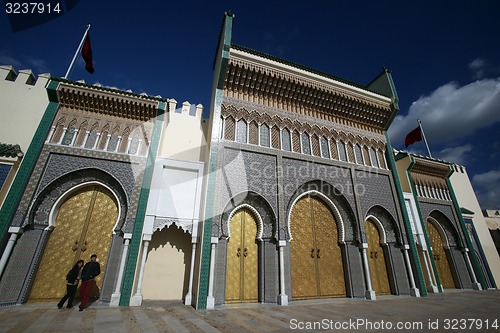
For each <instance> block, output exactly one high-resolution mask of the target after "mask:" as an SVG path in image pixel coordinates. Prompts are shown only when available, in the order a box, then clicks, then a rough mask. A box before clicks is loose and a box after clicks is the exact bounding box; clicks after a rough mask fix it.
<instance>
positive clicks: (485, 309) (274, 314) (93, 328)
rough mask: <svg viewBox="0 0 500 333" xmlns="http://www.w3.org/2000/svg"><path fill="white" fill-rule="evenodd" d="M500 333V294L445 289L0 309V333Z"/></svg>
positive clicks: (43, 304) (43, 305)
mask: <svg viewBox="0 0 500 333" xmlns="http://www.w3.org/2000/svg"><path fill="white" fill-rule="evenodd" d="M290 331H299V332H326V331H335V332H500V290H488V291H472V290H446V292H445V293H444V294H430V295H429V297H422V298H412V297H407V296H392V295H388V296H378V297H377V300H376V301H369V300H364V299H349V298H336V299H319V300H318V299H316V300H308V301H295V302H291V303H290V305H289V306H277V305H271V304H238V305H229V306H221V307H217V308H216V309H215V310H210V311H196V310H194V309H193V308H192V307H190V306H185V305H182V303H180V302H144V305H143V306H140V307H109V306H105V305H99V304H92V305H91V306H90V307H89V308H88V309H86V310H85V311H83V312H79V311H78V309H77V308H76V307H75V308H74V309H73V310H68V309H66V308H63V309H61V310H59V309H57V308H56V304H55V303H54V304H52V303H50V304H49V303H28V304H23V305H16V306H10V307H0V332H14V333H18V332H37V333H38V332H105V333H114V332H175V333H177V332H180V333H183V332H210V333H211V332H214V333H215V332H231V333H233V332H235V333H237V332H290Z"/></svg>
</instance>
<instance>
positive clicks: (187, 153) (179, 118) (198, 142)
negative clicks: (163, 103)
mask: <svg viewBox="0 0 500 333" xmlns="http://www.w3.org/2000/svg"><path fill="white" fill-rule="evenodd" d="M176 103H177V102H176V101H175V100H171V101H170V111H169V113H168V121H166V122H165V123H164V126H165V127H164V128H163V133H162V138H161V142H160V148H159V151H158V156H161V157H167V158H171V159H176V160H184V161H201V162H203V161H205V157H206V155H207V153H206V149H207V142H206V138H205V131H206V128H205V127H206V126H204V123H203V122H204V120H203V119H202V114H203V106H202V105H201V104H198V105H196V113H195V114H194V115H190V114H189V113H190V108H191V104H189V103H188V102H184V103H183V104H182V107H181V112H180V113H178V112H176V111H177V110H175V109H176Z"/></svg>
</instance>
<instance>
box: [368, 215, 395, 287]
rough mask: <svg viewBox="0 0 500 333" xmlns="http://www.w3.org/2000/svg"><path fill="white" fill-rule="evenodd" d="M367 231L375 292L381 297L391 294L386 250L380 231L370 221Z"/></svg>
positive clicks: (369, 259) (369, 260)
mask: <svg viewBox="0 0 500 333" xmlns="http://www.w3.org/2000/svg"><path fill="white" fill-rule="evenodd" d="M365 231H366V236H367V238H368V250H367V253H368V263H369V265H370V275H371V279H372V285H373V290H374V291H375V292H376V293H377V294H379V295H383V294H390V293H391V286H390V284H389V276H388V275H387V265H386V262H385V255H384V249H383V248H382V243H381V241H380V239H381V237H380V230H379V228H377V226H376V225H375V223H374V222H373V221H372V220H371V219H369V220H367V221H366V223H365Z"/></svg>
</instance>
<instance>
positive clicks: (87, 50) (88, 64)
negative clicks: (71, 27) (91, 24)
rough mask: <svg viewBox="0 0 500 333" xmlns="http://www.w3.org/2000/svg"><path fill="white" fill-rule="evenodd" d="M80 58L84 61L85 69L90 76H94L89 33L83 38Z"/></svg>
mask: <svg viewBox="0 0 500 333" xmlns="http://www.w3.org/2000/svg"><path fill="white" fill-rule="evenodd" d="M82 57H83V60H85V69H86V70H87V72H89V73H90V74H94V65H93V64H92V47H91V46H90V33H87V37H85V43H84V44H83V47H82Z"/></svg>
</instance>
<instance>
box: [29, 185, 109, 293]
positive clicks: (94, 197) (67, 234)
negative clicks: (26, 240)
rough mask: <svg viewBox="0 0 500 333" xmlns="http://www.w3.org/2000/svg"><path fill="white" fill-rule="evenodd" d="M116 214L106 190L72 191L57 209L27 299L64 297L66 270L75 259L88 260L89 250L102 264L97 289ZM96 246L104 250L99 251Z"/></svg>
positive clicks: (89, 188)
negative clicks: (96, 255) (52, 226)
mask: <svg viewBox="0 0 500 333" xmlns="http://www.w3.org/2000/svg"><path fill="white" fill-rule="evenodd" d="M117 217H118V208H117V206H116V204H115V202H114V200H113V198H112V196H111V193H109V191H107V190H104V191H101V190H96V187H86V188H83V189H80V190H78V191H76V192H75V193H73V194H72V195H71V196H70V197H69V198H68V199H67V200H66V201H65V202H64V203H63V204H62V205H61V207H60V208H59V212H58V214H57V218H56V224H55V228H54V230H53V231H52V232H51V234H50V237H49V240H48V242H47V246H46V248H45V251H44V254H43V256H42V260H41V262H40V266H39V269H38V272H37V275H36V279H35V282H34V284H33V287H32V289H31V294H30V301H41V300H49V299H57V298H60V297H62V296H64V293H65V292H66V280H65V278H66V273H67V272H68V270H70V269H71V267H72V266H73V265H74V263H75V262H76V261H77V260H78V259H83V260H85V261H88V260H89V258H90V254H91V252H92V253H97V254H98V261H99V262H100V263H101V275H100V276H99V278H98V279H96V280H98V287H99V288H100V287H101V284H102V283H101V282H100V281H101V280H102V275H103V272H104V265H105V264H106V261H107V257H108V252H109V245H110V243H111V233H112V229H113V226H114V224H115V223H116V219H117ZM89 233H90V234H89ZM97 234H99V235H98V236H97ZM89 239H97V242H99V243H98V245H97V246H96V244H94V245H92V244H88V243H89V241H88V240H89ZM85 240H87V244H86V243H85ZM91 243H92V242H91ZM99 249H102V250H103V252H98V250H99ZM104 250H105V251H106V252H104Z"/></svg>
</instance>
